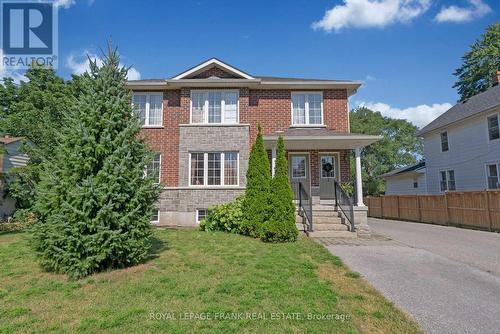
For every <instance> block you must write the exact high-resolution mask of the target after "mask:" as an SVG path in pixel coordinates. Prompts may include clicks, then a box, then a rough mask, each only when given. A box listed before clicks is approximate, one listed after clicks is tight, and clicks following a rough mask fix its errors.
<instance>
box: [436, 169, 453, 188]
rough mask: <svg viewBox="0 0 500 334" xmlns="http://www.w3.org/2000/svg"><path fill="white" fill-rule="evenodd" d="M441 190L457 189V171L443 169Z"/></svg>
mask: <svg viewBox="0 0 500 334" xmlns="http://www.w3.org/2000/svg"><path fill="white" fill-rule="evenodd" d="M440 174H441V191H447V190H450V191H452V190H455V189H456V188H455V171H453V170H446V171H441V172H440Z"/></svg>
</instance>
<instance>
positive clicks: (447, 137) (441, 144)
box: [439, 131, 450, 153]
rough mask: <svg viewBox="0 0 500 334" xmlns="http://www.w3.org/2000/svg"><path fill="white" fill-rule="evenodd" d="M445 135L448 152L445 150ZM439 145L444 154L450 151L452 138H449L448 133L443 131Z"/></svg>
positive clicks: (440, 134)
mask: <svg viewBox="0 0 500 334" xmlns="http://www.w3.org/2000/svg"><path fill="white" fill-rule="evenodd" d="M443 134H446V150H443ZM439 145H440V146H441V152H442V153H444V152H449V151H450V137H449V136H448V131H441V132H440V133H439Z"/></svg>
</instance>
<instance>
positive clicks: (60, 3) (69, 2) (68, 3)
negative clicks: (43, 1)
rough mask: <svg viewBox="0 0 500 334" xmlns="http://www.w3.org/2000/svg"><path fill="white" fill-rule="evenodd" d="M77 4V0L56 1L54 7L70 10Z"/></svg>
mask: <svg viewBox="0 0 500 334" xmlns="http://www.w3.org/2000/svg"><path fill="white" fill-rule="evenodd" d="M75 3H76V1H75V0H56V1H54V6H56V7H61V8H66V9H68V8H69V7H71V6H73V5H74V4H75Z"/></svg>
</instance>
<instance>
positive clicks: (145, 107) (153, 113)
mask: <svg viewBox="0 0 500 334" xmlns="http://www.w3.org/2000/svg"><path fill="white" fill-rule="evenodd" d="M132 110H133V112H134V114H135V115H137V117H139V120H140V122H141V124H142V125H143V126H161V125H162V115H163V94H162V93H134V95H133V96H132Z"/></svg>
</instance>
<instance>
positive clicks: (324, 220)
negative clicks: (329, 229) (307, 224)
mask: <svg viewBox="0 0 500 334" xmlns="http://www.w3.org/2000/svg"><path fill="white" fill-rule="evenodd" d="M313 223H314V224H342V218H340V217H338V216H334V217H332V216H315V215H314V214H313Z"/></svg>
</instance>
